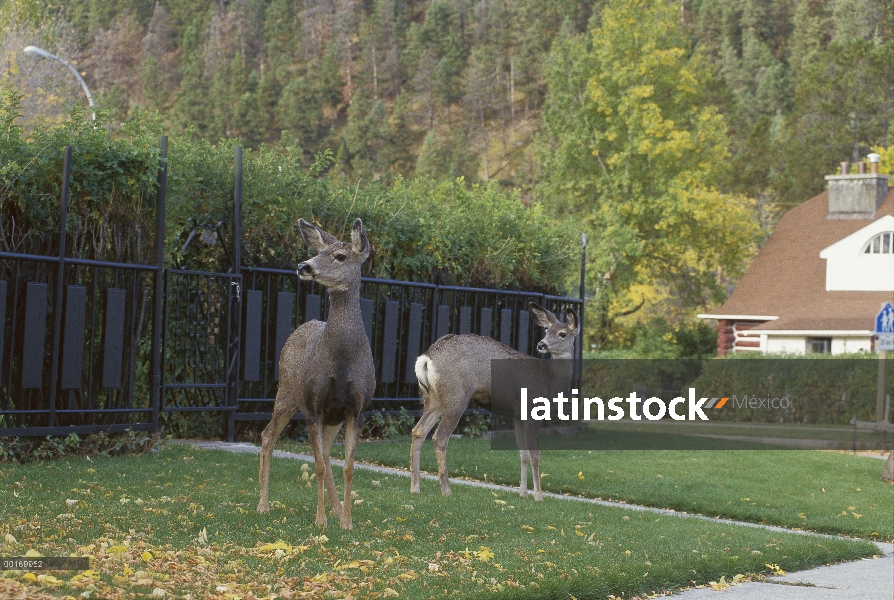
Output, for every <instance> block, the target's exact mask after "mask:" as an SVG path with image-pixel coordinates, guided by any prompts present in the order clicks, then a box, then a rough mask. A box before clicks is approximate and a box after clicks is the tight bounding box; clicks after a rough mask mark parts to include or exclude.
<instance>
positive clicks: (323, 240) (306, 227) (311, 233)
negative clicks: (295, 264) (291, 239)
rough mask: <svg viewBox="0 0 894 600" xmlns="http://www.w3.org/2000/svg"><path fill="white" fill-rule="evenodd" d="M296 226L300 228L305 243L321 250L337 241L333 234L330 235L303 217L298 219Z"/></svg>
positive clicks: (318, 250)
mask: <svg viewBox="0 0 894 600" xmlns="http://www.w3.org/2000/svg"><path fill="white" fill-rule="evenodd" d="M298 228H299V229H300V230H301V237H303V238H304V241H305V242H307V245H308V246H310V247H311V248H313V249H314V250H316V251H317V252H321V251H323V250H324V249H326V248H328V247H329V246H331V245H332V244H334V243H335V242H337V241H338V238H336V237H335V236H334V235H330V234H328V233H326V232H325V231H323V230H322V229H320V228H319V227H317V226H316V225H313V224H312V223H308V222H307V221H305V220H304V219H298Z"/></svg>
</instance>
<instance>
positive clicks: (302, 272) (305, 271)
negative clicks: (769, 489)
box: [296, 262, 314, 277]
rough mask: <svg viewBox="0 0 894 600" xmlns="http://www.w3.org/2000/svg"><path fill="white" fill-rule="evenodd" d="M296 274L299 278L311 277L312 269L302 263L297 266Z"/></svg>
mask: <svg viewBox="0 0 894 600" xmlns="http://www.w3.org/2000/svg"><path fill="white" fill-rule="evenodd" d="M296 273H298V276H299V277H302V276H303V277H313V274H314V268H313V267H312V266H310V265H309V264H307V263H306V262H303V263H301V264H300V265H298V270H297V271H296Z"/></svg>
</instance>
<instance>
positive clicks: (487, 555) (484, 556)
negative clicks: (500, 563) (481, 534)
mask: <svg viewBox="0 0 894 600" xmlns="http://www.w3.org/2000/svg"><path fill="white" fill-rule="evenodd" d="M493 557H494V553H493V552H491V550H490V548H488V547H487V546H481V547H480V548H478V551H477V552H475V558H477V559H478V560H480V561H482V562H488V561H490V559H492V558H493Z"/></svg>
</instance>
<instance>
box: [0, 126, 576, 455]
mask: <svg viewBox="0 0 894 600" xmlns="http://www.w3.org/2000/svg"><path fill="white" fill-rule="evenodd" d="M166 154H167V140H166V139H164V138H162V144H161V157H162V161H161V165H160V168H159V174H158V182H159V186H158V196H157V203H156V213H157V214H156V231H155V238H154V239H155V257H156V261H155V262H156V264H154V265H147V264H132V263H115V262H104V261H97V260H86V259H81V258H69V257H66V256H65V227H66V216H67V207H68V178H69V176H70V164H71V149H70V148H67V149H66V154H65V160H66V165H65V169H64V172H63V189H62V198H61V201H60V232H59V238H60V239H59V253H58V256H52V257H51V256H36V255H27V254H15V253H0V436H4V435H33V436H43V435H64V434H67V433H71V432H75V433H93V432H99V431H108V432H115V431H122V430H125V429H137V430H149V431H151V430H155V429H157V427H158V423H159V413H160V412H190V411H214V412H218V413H225V414H226V415H227V424H228V425H227V438H228V439H231V440H232V438H233V434H234V429H235V424H236V422H237V421H258V420H261V421H263V420H268V419H269V418H270V413H271V410H272V406H273V404H272V403H273V401H274V399H275V395H276V389H277V382H278V380H279V365H278V362H279V353H280V350H281V349H282V347H283V345H284V344H285V341H286V338H287V337H288V336H289V334H290V333H291V332H292V331H293V330H294V329H295V328H296V327H297V326H299V325H300V324H301V323H304V322H306V321H309V320H312V319H321V320H325V319H326V315H327V312H328V306H327V302H326V295H325V291H324V290H323V289H321V288H320V287H319V286H317V285H316V284H314V283H308V282H303V281H301V280H300V279H299V278H298V277H297V275H296V274H295V272H294V271H291V270H283V269H272V268H265V267H259V266H251V267H247V266H245V267H244V266H242V265H241V225H242V177H241V174H242V170H241V166H242V149H241V148H237V149H236V157H235V158H236V176H235V181H234V208H233V215H232V222H233V236H232V240H231V244H232V252H229V251H228V252H227V254H228V257H229V258H230V263H231V265H232V266H231V268H230V269H229V271H228V272H226V273H215V272H200V271H187V270H182V269H173V268H165V266H164V253H163V247H164V220H165V201H166V195H167V191H166V185H167V156H166ZM531 301H536V302H538V303H540V304H541V305H543V306H544V307H545V308H547V309H549V310H552V311H554V312H556V313H557V314H558V315H559V317H560V318H561V319H564V310H565V309H566V308H574V309H575V310H577V311H578V313H579V314H581V313H582V308H583V303H582V300H581V299H579V298H569V297H560V296H548V295H543V294H539V293H534V292H519V291H505V290H488V289H477V288H463V287H455V286H439V285H433V284H425V283H410V282H404V281H392V280H384V279H373V278H363V279H362V284H361V312H362V315H363V322H364V325H365V328H366V334H367V337H368V338H369V340H370V344H371V346H372V350H373V357H374V360H375V366H376V378H377V387H376V394H375V398H374V402H375V405H374V408H375V409H378V410H387V409H395V408H397V407H406V408H408V409H411V410H412V409H417V408H419V405H418V403H419V400H420V399H419V397H418V386H417V384H416V377H415V373H414V364H415V361H416V358H417V357H418V356H419V355H420V354H421V353H423V352H424V351H425V350H426V349H427V348H428V346H429V345H430V344H431V343H432V342H434V341H435V340H436V339H438V338H439V337H441V336H443V335H445V334H447V333H469V332H472V333H478V334H479V335H485V336H490V337H493V338H495V339H497V340H499V341H501V342H503V343H505V344H507V345H509V346H511V347H513V348H516V349H518V350H520V351H522V352H525V353H532V352H533V350H534V348H535V346H536V343H537V341H538V340H539V339H540V336H541V334H542V332H540V331H538V330H537V328H536V326H535V325H534V323H533V321H532V319H531V315H530V313H529V310H528V305H529V303H530V302H531ZM581 316H582V315H581ZM578 340H580V337H579V338H578ZM580 351H581V348H580V343H578V356H580Z"/></svg>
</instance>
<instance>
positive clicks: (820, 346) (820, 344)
mask: <svg viewBox="0 0 894 600" xmlns="http://www.w3.org/2000/svg"><path fill="white" fill-rule="evenodd" d="M807 345H808V347H809V348H810V352H812V353H813V354H828V353H830V352H831V351H832V338H808V339H807Z"/></svg>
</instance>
